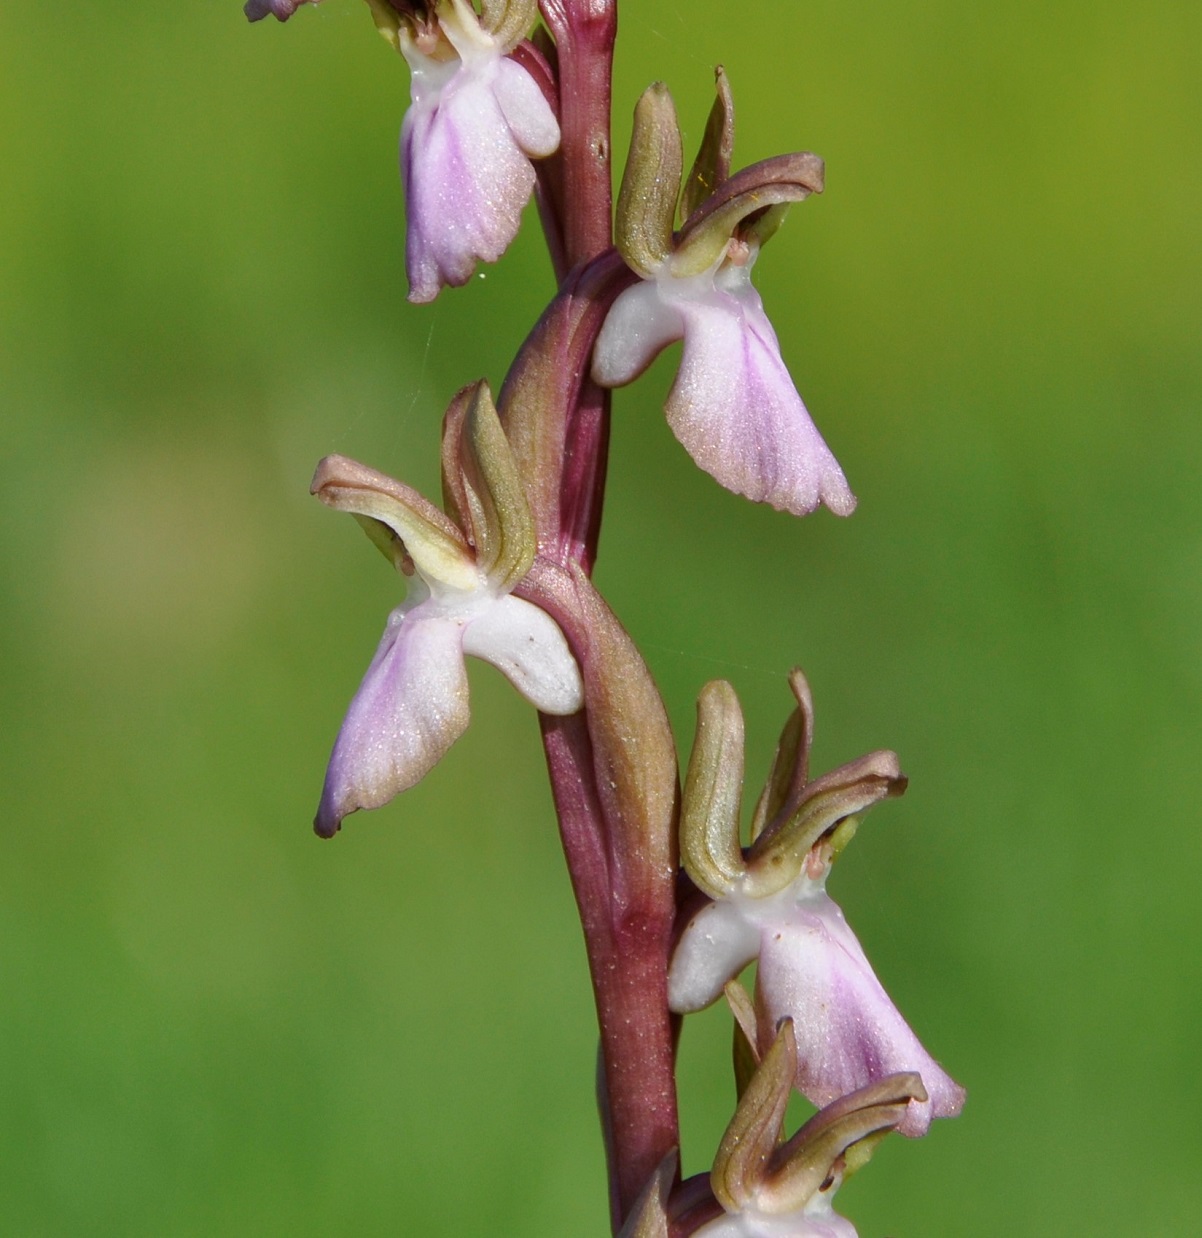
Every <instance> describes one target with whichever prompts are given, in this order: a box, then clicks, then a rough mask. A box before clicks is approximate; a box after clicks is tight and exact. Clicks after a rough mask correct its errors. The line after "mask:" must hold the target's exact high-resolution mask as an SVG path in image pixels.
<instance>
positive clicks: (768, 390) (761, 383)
mask: <svg viewBox="0 0 1202 1238" xmlns="http://www.w3.org/2000/svg"><path fill="white" fill-rule="evenodd" d="M678 282H679V283H682V284H684V283H692V282H693V281H691V280H690V281H684V280H681V281H678ZM660 283H661V285H662V284H663V283H664V281H662V280H661V281H660ZM679 306H680V311H681V313H682V314H683V316H684V322H685V326H684V355H683V356H682V358H681V362H680V371H679V373H678V374H677V376H676V382H675V383H674V384H673V387H672V391H671V393H670V394H669V396H668V404H667V413H668V422H669V424H670V425H671V427H672V430H673V432H674V433H675V434H676V437H677V438H678V439H679V440H680V442H681V443H682V444H683V445H684V447H685V449H686V450H687V451H688V453H689V454H690V455H691V456H692V457H693V459H694V460H695V461H696V462H697V464H699V465H700V466H701V467H702V468H703V469H704V470H705V471H706V472H707V473H709V474H710V475H711V476H712V477H714V478H715V480H717V481H718V482H720V483H721V484H722V485H723V486H725V487H726V488H727V489H728V490H733V491H734V492H735V493H736V494H742V495H746V496H747V498H749V499H753V500H755V501H756V502H761V503H770V504H771V505H772V506H773V507H775V508H777V509H779V510H782V511H788V512H792V513H793V514H794V515H798V516H803V515H805V514H806V513H808V512H811V511H813V510H814V509H815V508H816V507H817V506H818V505H819V503H825V504H826V506H827V507H829V508H830V510H831V511H833V512H834V513H835V514H836V515H839V516H847V515H850V514H851V512H852V510H853V509H854V508H855V505H856V500H855V496H854V495H853V494H852V492H851V490H850V488H849V487H848V485H847V479H846V478H845V477H844V476H843V470H842V469H841V468H840V467H839V464H838V462H837V461H836V460H835V457H834V456H833V455H832V454H831V450H830V448H829V447H827V445H826V443H825V442H824V441H823V439H822V435H821V434H819V433H818V429H817V427H816V426H815V425H814V423H813V421H812V420H811V419H810V415H809V413H808V412H807V411H806V408H805V405H804V404H803V403H802V402H801V397H800V396H799V395H798V394H797V388H796V387H794V385H793V380H792V378H791V377H790V376H789V371H788V370H787V369H786V368H785V363H784V361H783V360H782V359H781V355H780V345H779V344H778V343H777V340H776V334H775V332H774V331H773V330H772V324H771V323H770V322H769V321H768V318H767V315H766V314H765V313H764V307H763V303H762V302H761V301H760V297H759V293H757V292H756V290H755V289H754V288H753V287H752V285H751V279H750V275H749V273H748V269H747V268H746V267H737V266H733V265H729V266H727V267H725V268H723V269H722V271H720V272H719V276H718V278H717V279H716V280H715V282H714V285H713V287H712V288H711V290H710V291H709V292H708V293H707V294H706V295H703V296H696V297H687V298H683V297H682V298H681V299H680V301H679Z"/></svg>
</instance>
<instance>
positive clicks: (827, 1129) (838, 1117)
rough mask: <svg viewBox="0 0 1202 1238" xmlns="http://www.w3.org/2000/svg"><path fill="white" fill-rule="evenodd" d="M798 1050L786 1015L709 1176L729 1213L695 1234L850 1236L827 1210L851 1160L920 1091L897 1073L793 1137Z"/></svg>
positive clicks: (913, 1078)
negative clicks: (789, 1130)
mask: <svg viewBox="0 0 1202 1238" xmlns="http://www.w3.org/2000/svg"><path fill="white" fill-rule="evenodd" d="M795 1058H796V1048H795V1044H794V1039H793V1028H792V1024H791V1022H790V1020H788V1019H785V1020H783V1021H782V1022H781V1024H780V1027H779V1029H778V1030H777V1032H776V1035H775V1037H774V1039H773V1041H772V1045H771V1047H770V1048H769V1049H768V1051H767V1052H766V1053H765V1055H764V1058H763V1060H762V1061H761V1063H760V1065H759V1068H758V1069H757V1070H756V1072H755V1075H754V1077H753V1078H752V1080H751V1082H750V1083H749V1085H748V1086H747V1088H746V1090H745V1091H744V1092H743V1093H742V1095H741V1097H740V1099H739V1104H738V1108H737V1109H736V1111H735V1115H734V1117H733V1118H732V1119H731V1122H730V1125H729V1126H728V1127H727V1129H726V1133H725V1135H724V1136H723V1138H722V1143H721V1145H720V1146H719V1149H718V1155H717V1157H716V1158H715V1160H714V1167H713V1170H712V1172H711V1174H710V1185H711V1189H712V1190H713V1193H714V1197H715V1198H716V1199H717V1200H718V1202H719V1203H720V1204H721V1205H722V1207H723V1209H724V1210H725V1212H726V1216H724V1217H721V1218H719V1219H718V1220H716V1221H713V1222H711V1223H709V1224H707V1225H704V1226H702V1227H701V1229H700V1230H698V1231H697V1233H698V1234H699V1235H706V1236H708V1238H719V1236H721V1238H766V1236H767V1235H773V1236H774V1238H784V1236H785V1235H790V1236H791V1238H854V1235H855V1229H854V1227H853V1226H852V1225H851V1224H850V1223H849V1222H848V1221H846V1220H844V1218H842V1217H840V1216H838V1215H837V1214H836V1213H835V1212H834V1211H833V1209H832V1207H831V1202H832V1198H833V1196H834V1194H835V1192H836V1191H837V1190H838V1188H839V1186H840V1184H841V1183H842V1181H843V1179H844V1177H845V1175H846V1172H847V1170H848V1166H849V1163H850V1162H852V1161H855V1162H856V1163H857V1165H858V1164H862V1163H863V1161H864V1160H865V1159H866V1158H867V1155H868V1152H867V1151H865V1152H864V1153H863V1154H862V1155H857V1151H858V1150H859V1149H862V1148H868V1149H870V1148H871V1146H873V1145H874V1144H875V1142H877V1141H879V1139H880V1138H881V1137H883V1135H884V1134H886V1133H887V1132H888V1131H889V1130H892V1129H894V1128H896V1126H897V1125H898V1123H899V1122H900V1121H901V1120H902V1118H903V1117H904V1115H905V1113H906V1111H907V1105H908V1104H909V1103H910V1102H911V1101H912V1100H914V1099H919V1098H924V1097H925V1093H924V1091H923V1088H922V1081H921V1080H920V1079H919V1078H918V1076H917V1075H914V1074H908V1075H907V1074H901V1075H894V1076H891V1077H890V1078H888V1079H882V1080H879V1081H877V1082H875V1083H873V1084H871V1085H869V1086H868V1087H866V1088H862V1089H860V1090H859V1091H857V1092H855V1093H853V1094H851V1095H849V1096H845V1097H843V1098H841V1099H840V1100H838V1101H836V1102H835V1103H834V1104H833V1105H830V1106H829V1107H828V1108H826V1109H824V1110H822V1111H820V1112H819V1113H817V1114H815V1115H814V1117H812V1118H811V1119H810V1120H809V1121H808V1122H807V1123H806V1124H805V1125H804V1126H803V1127H802V1128H801V1129H800V1130H799V1131H798V1132H797V1134H795V1135H794V1136H793V1137H792V1139H789V1140H788V1141H782V1136H781V1122H782V1120H783V1118H784V1114H785V1110H786V1108H787V1106H788V1102H789V1097H790V1094H791V1092H792V1082H793V1074H794V1070H795V1066H796V1061H795Z"/></svg>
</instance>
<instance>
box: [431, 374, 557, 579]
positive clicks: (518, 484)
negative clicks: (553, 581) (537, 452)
mask: <svg viewBox="0 0 1202 1238" xmlns="http://www.w3.org/2000/svg"><path fill="white" fill-rule="evenodd" d="M443 493H444V495H445V496H446V501H447V503H448V505H451V506H453V508H454V509H455V512H456V514H457V516H458V517H459V518H460V519H461V520H462V521H463V523H464V525H465V526H466V528H467V529H468V534H469V541H470V542H471V544H472V545H473V546H474V547H475V550H476V565H477V567H479V569H480V570H481V571H482V572H483V573H484V575H485V576H486V577H487V578H488V580H489V583H490V584H491V585H492V586H493V587H494V588H497V589H510V588H512V587H513V585H514V584H516V582H517V581H519V580H520V579H521V578H522V577H523V576H525V574H526V573H527V572H528V571H529V570H530V565H531V564H532V563H533V562H534V555H535V551H536V549H537V547H536V545H535V537H534V520H533V518H532V516H531V514H530V505H529V503H528V502H527V501H526V495H525V491H524V489H523V487H522V479H521V477H520V475H519V474H518V468H517V463H516V462H515V460H514V457H513V451H512V450H511V448H510V446H509V440H508V439H507V438H506V437H505V431H504V430H503V429H502V427H501V422H500V419H499V418H498V416H497V410H496V407H495V405H494V404H493V400H492V393H491V392H490V391H489V389H488V384H487V383H486V382H483V381H481V382H479V383H476V384H475V386H473V387H470V388H467V389H466V390H465V391H464V392H461V393H460V395H459V396H457V397H456V398H455V400H454V401H453V403H452V405H451V408H450V409H449V410H448V413H447V417H446V419H445V421H444V445H443Z"/></svg>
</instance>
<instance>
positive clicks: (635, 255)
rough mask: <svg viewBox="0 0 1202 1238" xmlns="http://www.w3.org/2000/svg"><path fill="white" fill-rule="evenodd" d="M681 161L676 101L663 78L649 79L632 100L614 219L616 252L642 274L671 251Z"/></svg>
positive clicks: (656, 266) (657, 265)
mask: <svg viewBox="0 0 1202 1238" xmlns="http://www.w3.org/2000/svg"><path fill="white" fill-rule="evenodd" d="M683 164H684V154H683V152H682V150H681V142H680V125H679V123H678V122H677V119H676V106H675V104H673V102H672V96H671V95H670V94H669V93H668V88H667V87H666V86H665V85H664V84H663V82H653V83H652V84H651V85H650V86H648V87H647V89H646V90H645V91H643V94H642V97H641V98H640V99H639V101H638V103H637V104H636V105H635V109H634V132H633V133H632V135H631V139H630V154H629V155H628V156H627V159H626V168H625V171H624V172H623V173H622V188H621V190H620V192H619V194H618V209H617V216H616V220H615V224H614V238H615V242H616V244H617V247H618V252H619V253H620V254H621V255H622V257H623V258H625V259H626V262H627V264H628V265H629V266H630V267H631V269H632V270H634V271H636V272H638V274H639V275H641V276H642V277H643V278H644V279H650V278H652V277H653V276H654V275H655V273H656V271H658V270H659V269H660V267H662V266H663V264H664V263H665V262H667V260H668V259H669V257H670V256H671V254H672V227H673V224H674V222H675V219H676V201H677V199H678V198H679V196H680V173H681V169H682V166H683Z"/></svg>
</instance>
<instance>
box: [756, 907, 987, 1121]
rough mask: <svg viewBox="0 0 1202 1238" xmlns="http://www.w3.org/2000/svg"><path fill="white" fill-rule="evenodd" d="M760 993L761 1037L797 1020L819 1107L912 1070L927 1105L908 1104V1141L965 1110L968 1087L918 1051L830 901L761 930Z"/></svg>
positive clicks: (804, 1073)
mask: <svg viewBox="0 0 1202 1238" xmlns="http://www.w3.org/2000/svg"><path fill="white" fill-rule="evenodd" d="M756 988H757V1000H758V1002H759V1005H760V1008H761V1011H762V1015H763V1017H762V1018H761V1020H760V1026H761V1032H762V1034H764V1035H771V1030H772V1029H774V1028H775V1027H776V1025H777V1022H778V1021H779V1020H780V1019H783V1018H785V1017H786V1016H788V1017H791V1018H792V1020H793V1030H794V1033H795V1035H796V1038H797V1087H798V1090H799V1091H801V1092H803V1093H804V1094H805V1095H806V1096H807V1097H809V1099H810V1100H811V1101H813V1103H814V1104H816V1105H819V1106H821V1105H827V1104H830V1103H831V1102H832V1101H834V1100H837V1099H838V1098H839V1097H841V1096H846V1095H847V1094H848V1093H849V1092H854V1091H855V1090H856V1089H857V1088H860V1087H863V1086H864V1085H865V1084H867V1083H871V1082H872V1081H873V1080H876V1079H881V1078H884V1076H886V1075H891V1074H895V1073H897V1072H900V1071H915V1072H916V1073H918V1074H919V1075H920V1076H921V1077H922V1082H923V1086H924V1087H925V1088H926V1090H927V1093H928V1096H929V1099H928V1100H926V1101H921V1102H920V1101H911V1102H910V1106H909V1112H908V1113H907V1114H906V1118H905V1120H904V1121H903V1122H902V1123H901V1125H900V1126H899V1127H898V1130H899V1131H900V1132H901V1133H902V1134H903V1135H909V1136H916V1135H925V1134H926V1132H927V1128H928V1127H929V1126H930V1123H931V1119H932V1118H933V1117H936V1118H947V1117H955V1116H956V1115H957V1114H958V1113H959V1112H960V1109H961V1107H962V1106H963V1104H964V1089H963V1088H961V1087H960V1086H959V1084H957V1083H955V1082H954V1081H953V1080H952V1079H951V1077H950V1076H949V1075H948V1074H947V1073H946V1072H945V1071H944V1069H943V1068H942V1067H941V1066H940V1065H939V1063H938V1062H936V1061H935V1059H934V1058H932V1057H931V1055H930V1054H929V1053H928V1052H927V1051H926V1050H925V1049H924V1048H923V1047H922V1045H921V1044H920V1043H919V1040H918V1037H917V1036H915V1035H914V1033H913V1032H912V1031H911V1030H910V1027H909V1025H908V1024H907V1023H906V1021H905V1019H903V1018H902V1016H901V1014H900V1012H899V1011H898V1009H897V1007H896V1006H894V1004H893V1002H892V1001H890V999H889V995H888V994H887V993H886V992H885V990H884V989H883V988H882V987H881V983H880V981H879V980H878V979H877V978H876V974H875V973H874V972H873V970H872V967H871V965H870V964H869V962H868V960H867V958H865V956H864V951H863V949H862V948H861V946H860V943H859V942H858V941H857V940H856V937H855V934H854V933H853V932H852V931H851V929H850V928H848V926H847V921H846V920H845V919H844V918H843V912H842V911H840V909H839V908H838V906H837V905H836V904H835V903H834V902H833V901H832V900H831V899H830V898H829V897H828V896H827V895H826V894H823V893H816V894H814V895H811V896H810V897H808V898H806V899H805V901H804V902H802V903H801V904H799V905H797V906H796V907H794V908H793V909H792V910H791V911H790V913H789V915H788V916H787V917H785V918H783V919H781V920H780V921H778V922H776V923H774V924H773V925H772V926H771V927H768V928H766V929H765V930H764V933H763V940H762V943H761V946H760V961H759V971H758V975H757V982H756Z"/></svg>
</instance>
